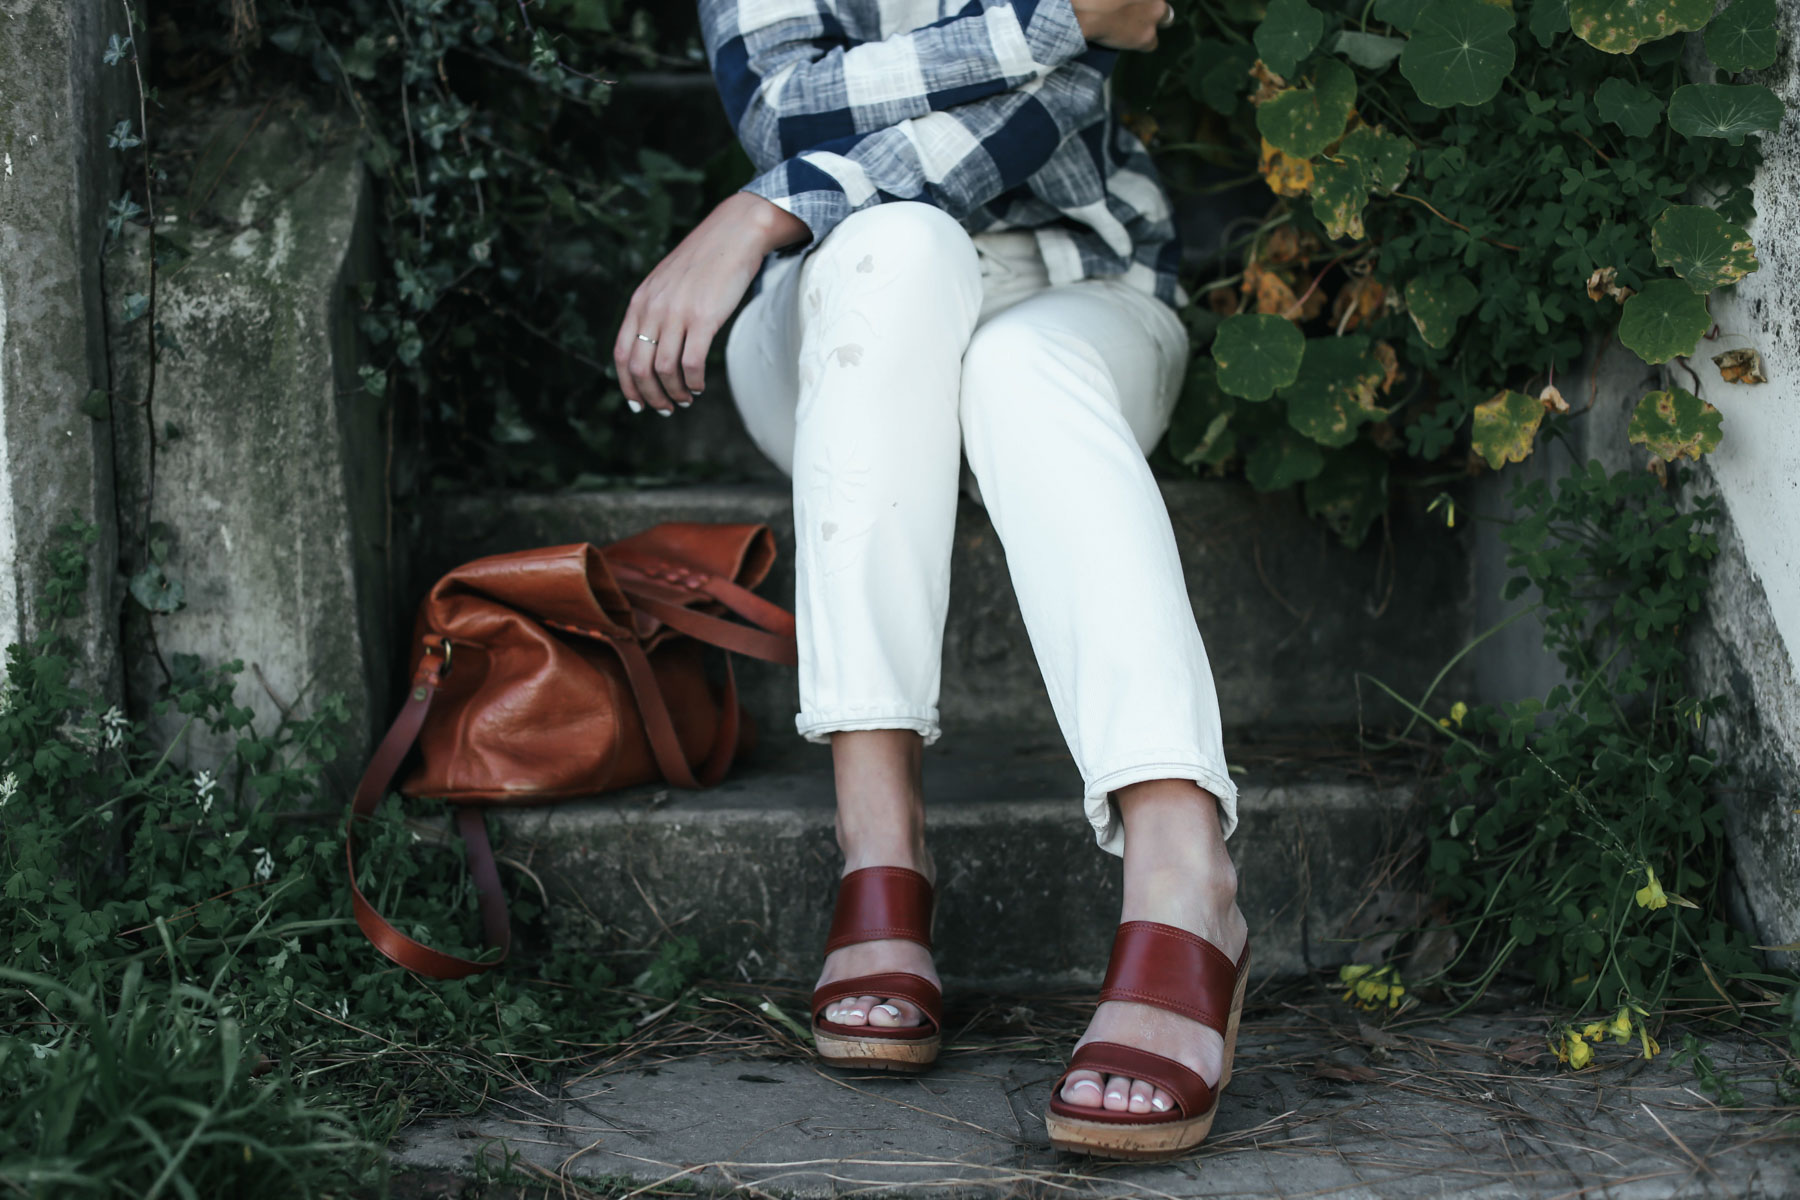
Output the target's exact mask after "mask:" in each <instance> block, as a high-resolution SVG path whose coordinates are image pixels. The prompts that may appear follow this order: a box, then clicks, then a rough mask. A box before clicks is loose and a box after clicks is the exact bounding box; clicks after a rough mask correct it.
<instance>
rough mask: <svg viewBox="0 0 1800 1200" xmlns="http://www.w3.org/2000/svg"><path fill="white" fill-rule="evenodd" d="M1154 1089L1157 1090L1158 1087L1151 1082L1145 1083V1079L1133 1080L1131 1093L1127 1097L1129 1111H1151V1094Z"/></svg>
mask: <svg viewBox="0 0 1800 1200" xmlns="http://www.w3.org/2000/svg"><path fill="white" fill-rule="evenodd" d="M1154 1091H1156V1089H1155V1088H1154V1087H1152V1086H1151V1085H1150V1084H1148V1083H1145V1082H1144V1081H1143V1080H1141V1079H1134V1080H1132V1081H1131V1093H1130V1095H1129V1096H1128V1097H1127V1098H1126V1105H1125V1106H1126V1108H1127V1109H1128V1110H1129V1111H1131V1112H1134V1113H1147V1112H1149V1111H1150V1095H1151V1093H1152V1092H1154Z"/></svg>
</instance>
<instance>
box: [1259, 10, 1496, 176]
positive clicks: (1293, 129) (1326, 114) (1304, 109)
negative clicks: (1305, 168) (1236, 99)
mask: <svg viewBox="0 0 1800 1200" xmlns="http://www.w3.org/2000/svg"><path fill="white" fill-rule="evenodd" d="M1467 2H1468V3H1470V4H1477V3H1480V0H1467ZM1355 107H1356V73H1355V72H1353V71H1352V70H1351V69H1350V68H1349V67H1346V66H1345V65H1344V64H1343V63H1341V62H1339V61H1338V60H1337V59H1335V58H1325V59H1320V60H1319V64H1318V66H1317V67H1316V68H1315V69H1314V71H1313V83H1312V86H1311V87H1309V88H1287V89H1285V90H1283V91H1281V92H1277V93H1276V94H1275V95H1274V96H1273V97H1272V98H1270V99H1269V100H1268V101H1266V102H1265V103H1264V104H1263V106H1262V107H1261V108H1259V109H1257V110H1256V130H1257V132H1258V133H1260V134H1262V135H1263V137H1264V138H1265V139H1267V140H1268V142H1269V143H1270V144H1271V145H1273V146H1274V147H1275V148H1276V149H1277V150H1280V151H1281V152H1282V153H1283V154H1291V155H1293V156H1294V157H1295V158H1311V157H1312V156H1313V155H1315V154H1318V153H1320V152H1321V151H1323V150H1324V149H1325V147H1327V146H1329V145H1331V143H1333V142H1335V141H1337V140H1338V137H1339V135H1341V134H1342V133H1343V132H1344V125H1345V124H1346V123H1347V122H1348V121H1349V120H1350V112H1351V110H1352V109H1353V108H1355Z"/></svg>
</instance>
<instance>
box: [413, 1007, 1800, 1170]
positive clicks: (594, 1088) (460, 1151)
mask: <svg viewBox="0 0 1800 1200" xmlns="http://www.w3.org/2000/svg"><path fill="white" fill-rule="evenodd" d="M1264 991H1265V995H1263V996H1261V997H1253V998H1252V1007H1251V1009H1250V1010H1248V1011H1247V1012H1246V1015H1245V1020H1244V1025H1243V1028H1242V1033H1241V1038H1240V1043H1239V1050H1238V1067H1237V1070H1236V1073H1235V1074H1234V1076H1233V1079H1232V1083H1231V1086H1230V1088H1229V1089H1228V1090H1227V1092H1226V1096H1225V1100H1224V1102H1223V1104H1222V1105H1221V1107H1220V1115H1219V1119H1218V1123H1217V1124H1216V1125H1215V1126H1214V1130H1213V1135H1212V1137H1211V1138H1210V1139H1209V1141H1208V1142H1207V1144H1206V1145H1205V1146H1204V1147H1203V1148H1201V1150H1200V1151H1199V1152H1198V1153H1195V1154H1193V1155H1190V1156H1188V1157H1186V1158H1183V1159H1180V1160H1177V1161H1174V1162H1167V1163H1160V1164H1148V1165H1146V1164H1118V1163H1114V1164H1104V1163H1099V1162H1097V1161H1094V1160H1087V1159H1082V1158H1078V1157H1075V1156H1072V1155H1065V1154H1061V1153H1059V1152H1057V1151H1054V1150H1052V1149H1051V1148H1050V1146H1049V1145H1048V1143H1047V1141H1046V1138H1045V1134H1044V1124H1043V1119H1042V1113H1043V1110H1044V1106H1045V1103H1046V1099H1047V1095H1048V1088H1049V1085H1050V1082H1051V1081H1052V1079H1053V1078H1054V1077H1055V1075H1056V1073H1057V1071H1058V1064H1059V1058H1060V1055H1061V1053H1062V1052H1063V1049H1064V1047H1066V1046H1067V1045H1068V1044H1070V1042H1069V1038H1071V1037H1072V1032H1073V1030H1074V1029H1075V1028H1078V1022H1077V1018H1078V1016H1079V1014H1080V1013H1081V1012H1082V1011H1084V1010H1085V1005H1086V1004H1087V1003H1088V1002H1089V1000H1088V998H1087V997H1086V996H1080V997H1077V996H1070V997H1066V998H1061V997H1059V998H1048V999H1038V1000H1027V1001H1023V1002H1021V1001H1017V1000H1006V999H992V1000H990V1001H989V1002H988V1003H986V1004H984V1005H982V1006H981V1007H980V1008H979V1009H967V1010H964V1011H961V1012H958V1011H956V1010H954V1009H953V1010H952V1012H951V1014H950V1018H951V1022H950V1025H949V1028H950V1030H951V1034H952V1036H951V1039H950V1045H949V1046H948V1047H947V1049H946V1052H945V1055H944V1057H943V1058H942V1059H940V1061H939V1065H938V1067H937V1069H936V1070H935V1071H933V1072H932V1073H930V1074H928V1075H925V1076H920V1077H896V1076H888V1075H882V1074H875V1073H869V1074H861V1073H853V1072H838V1071H834V1070H829V1069H825V1068H822V1067H819V1066H817V1065H815V1064H814V1063H812V1062H809V1061H807V1060H806V1059H805V1058H804V1057H802V1056H801V1055H800V1054H799V1053H798V1052H797V1051H798V1049H799V1047H798V1046H797V1044H796V1043H795V1042H794V1041H793V1040H792V1039H791V1038H783V1037H781V1036H780V1034H779V1031H777V1030H774V1028H773V1026H769V1025H767V1024H766V1023H765V1029H764V1032H762V1033H760V1034H759V1033H754V1032H753V1033H749V1034H746V1033H745V1029H746V1024H745V1022H743V1021H740V1022H739V1023H738V1024H737V1025H735V1026H732V1027H729V1028H724V1029H721V1028H720V1027H718V1026H716V1025H709V1024H707V1023H705V1022H701V1023H692V1024H689V1023H680V1024H678V1025H677V1026H676V1027H675V1028H673V1029H671V1030H669V1031H665V1032H664V1034H663V1035H662V1036H661V1037H660V1038H658V1039H655V1040H650V1041H647V1042H645V1043H643V1044H641V1045H639V1046H636V1047H633V1048H629V1049H626V1050H625V1051H623V1052H619V1053H614V1054H612V1055H610V1056H609V1057H607V1058H605V1060H604V1061H602V1062H600V1063H599V1065H597V1066H594V1067H593V1068H591V1069H590V1070H588V1071H586V1072H585V1073H583V1074H580V1075H579V1076H576V1077H572V1078H570V1079H568V1080H567V1081H566V1082H565V1083H564V1084H563V1085H562V1087H561V1088H560V1089H559V1090H558V1091H557V1092H556V1093H555V1094H553V1095H527V1094H523V1093H519V1092H514V1093H511V1094H505V1095H502V1096H500V1097H498V1098H497V1099H496V1102H495V1103H492V1104H490V1105H489V1107H488V1109H487V1111H486V1112H485V1113H484V1114H482V1115H481V1116H479V1117H475V1118H472V1119H439V1120H435V1121H427V1122H422V1123H419V1124H416V1125H413V1126H411V1127H410V1128H409V1129H407V1130H406V1131H404V1132H403V1133H402V1135H401V1136H400V1137H399V1138H398V1139H396V1142H395V1145H394V1153H393V1162H394V1164H395V1166H396V1168H397V1169H398V1170H400V1171H402V1172H404V1173H403V1174H402V1175H401V1176H400V1177H399V1178H398V1179H397V1181H396V1195H399V1196H402V1197H407V1198H409V1200H426V1198H428V1197H429V1198H432V1200H437V1198H439V1197H456V1198H460V1200H473V1198H475V1197H484V1198H498V1197H507V1198H512V1197H517V1198H519V1200H523V1198H524V1197H528V1196H529V1197H537V1196H582V1195H596V1194H597V1195H606V1196H612V1197H622V1196H627V1195H638V1194H644V1195H651V1194H668V1193H674V1192H690V1193H691V1192H696V1191H697V1192H700V1193H703V1194H713V1195H720V1194H731V1195H745V1196H767V1197H788V1196H793V1197H819V1196H842V1195H861V1194H878V1195H914V1196H916V1195H933V1196H938V1195H956V1196H1008V1197H1010V1196H1019V1197H1033V1198H1037V1197H1044V1198H1051V1197H1065V1196H1067V1197H1114V1196H1117V1197H1146V1198H1149V1197H1186V1196H1244V1197H1249V1196H1255V1197H1283V1198H1295V1200H1297V1198H1299V1197H1327V1196H1329V1197H1342V1198H1355V1197H1381V1198H1386V1197H1426V1196H1430V1197H1440V1196H1470V1197H1482V1198H1484V1200H1487V1198H1494V1200H1499V1198H1502V1197H1533V1198H1538V1197H1542V1198H1550V1197H1555V1198H1558V1200H1576V1198H1578V1197H1604V1198H1606V1200H1627V1198H1629V1200H1641V1198H1649V1197H1676V1196H1679V1197H1687V1196H1732V1197H1770V1198H1776V1197H1789V1196H1797V1195H1800V1107H1796V1106H1794V1105H1793V1104H1791V1103H1790V1104H1788V1105H1785V1106H1784V1105H1782V1104H1781V1103H1780V1101H1779V1100H1778V1098H1777V1096H1776V1094H1775V1089H1774V1083H1773V1081H1774V1076H1775V1074H1776V1072H1777V1070H1778V1069H1780V1067H1781V1065H1782V1064H1783V1063H1784V1062H1787V1061H1789V1060H1787V1059H1786V1058H1785V1057H1784V1054H1783V1047H1782V1046H1781V1045H1780V1044H1778V1043H1777V1042H1775V1041H1773V1040H1769V1039H1764V1038H1759V1037H1757V1036H1754V1035H1751V1034H1747V1033H1743V1032H1731V1031H1723V1030H1720V1029H1719V1028H1718V1027H1717V1026H1713V1027H1712V1028H1711V1030H1710V1031H1706V1030H1702V1029H1701V1027H1700V1026H1699V1025H1697V1024H1689V1025H1687V1026H1682V1025H1679V1024H1668V1025H1665V1026H1664V1028H1663V1029H1662V1031H1661V1037H1662V1039H1663V1042H1664V1045H1665V1046H1666V1047H1667V1048H1668V1050H1667V1051H1665V1053H1664V1054H1663V1055H1661V1056H1659V1057H1658V1058H1656V1059H1655V1060H1653V1061H1650V1062H1646V1061H1645V1060H1643V1059H1642V1058H1641V1057H1636V1056H1630V1057H1628V1056H1627V1055H1628V1051H1627V1050H1625V1049H1624V1048H1622V1047H1621V1048H1615V1047H1612V1046H1610V1045H1609V1046H1608V1047H1607V1048H1604V1049H1602V1050H1600V1051H1598V1052H1597V1056H1596V1063H1595V1065H1593V1066H1591V1067H1589V1068H1588V1069H1587V1070H1585V1071H1582V1072H1580V1073H1578V1074H1571V1073H1569V1072H1568V1071H1567V1070H1566V1069H1563V1068H1559V1067H1558V1065H1557V1064H1556V1062H1555V1061H1554V1059H1553V1058H1552V1056H1551V1055H1550V1054H1549V1052H1548V1051H1547V1050H1546V1048H1545V1031H1546V1029H1547V1028H1548V1021H1547V1019H1546V1018H1544V1017H1542V1016H1538V1015H1520V1014H1521V1012H1522V1006H1521V1005H1510V1006H1507V1007H1506V1009H1505V1010H1504V1012H1501V1013H1487V1014H1478V1015H1471V1014H1465V1015H1462V1016H1457V1017H1452V1018H1448V1019H1444V1018H1441V1017H1433V1016H1431V1015H1429V1014H1427V1015H1423V1016H1420V1017H1418V1018H1416V1019H1407V1018H1405V1017H1402V1018H1401V1019H1399V1020H1394V1021H1390V1022H1389V1023H1387V1024H1386V1025H1385V1026H1376V1025H1373V1024H1370V1023H1368V1022H1369V1019H1365V1018H1362V1017H1361V1016H1360V1014H1358V1013H1357V1012H1356V1011H1355V1010H1353V1009H1351V1008H1349V1007H1347V1006H1345V1005H1343V1004H1340V1003H1338V1002H1337V1001H1336V1000H1335V999H1334V998H1328V997H1327V996H1325V995H1323V994H1322V993H1321V992H1320V991H1319V990H1318V989H1316V988H1314V987H1312V986H1311V985H1309V984H1305V983H1302V984H1300V985H1297V986H1296V985H1289V986H1287V987H1285V988H1283V989H1282V990H1281V992H1280V993H1278V994H1274V995H1269V994H1266V993H1267V992H1268V989H1264ZM777 999H778V1002H779V1003H781V1004H783V1005H784V1006H786V1005H793V1006H794V1009H795V1010H798V1009H799V1008H800V1007H801V1003H803V1002H800V1000H799V994H798V993H797V992H795V993H787V994H782V995H780V996H778V997H777ZM714 1003H717V1004H720V1005H736V1006H738V1007H739V1010H740V1012H741V1013H743V1014H745V1015H746V1016H753V1013H752V1012H751V1009H750V1007H749V1005H750V1004H753V1003H754V1001H749V1002H742V1001H729V1000H716V1001H714ZM1033 1005H1035V1006H1036V1007H1032V1006H1033ZM1689 1029H1691V1030H1694V1031H1697V1032H1700V1033H1701V1034H1702V1036H1703V1038H1704V1040H1705V1042H1706V1045H1707V1053H1708V1055H1709V1057H1710V1059H1711V1061H1712V1063H1713V1065H1714V1066H1715V1067H1716V1068H1717V1069H1718V1071H1719V1072H1720V1073H1721V1074H1723V1075H1725V1076H1726V1077H1728V1078H1730V1079H1732V1080H1734V1081H1735V1082H1736V1084H1737V1086H1738V1088H1739V1089H1740V1090H1741V1092H1742V1096H1743V1100H1742V1102H1741V1103H1739V1104H1735V1105H1734V1106H1732V1107H1721V1106H1720V1104H1718V1103H1716V1102H1715V1101H1714V1100H1713V1099H1712V1098H1709V1096H1708V1094H1707V1092H1706V1091H1704V1090H1703V1089H1702V1088H1701V1087H1700V1085H1699V1083H1698V1081H1697V1078H1696V1075H1695V1071H1694V1068H1693V1066H1692V1065H1690V1064H1688V1063H1686V1062H1682V1061H1676V1060H1675V1055H1674V1053H1672V1052H1673V1051H1675V1050H1677V1049H1678V1048H1679V1047H1680V1045H1681V1043H1682V1034H1683V1032H1684V1030H1689ZM968 1031H975V1032H968ZM1790 1099H1791V1098H1790ZM478 1160H481V1163H478ZM482 1164H485V1165H482ZM477 1177H481V1178H485V1179H487V1180H488V1181H489V1182H485V1183H484V1182H479V1181H478V1179H477Z"/></svg>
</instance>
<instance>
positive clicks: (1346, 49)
mask: <svg viewBox="0 0 1800 1200" xmlns="http://www.w3.org/2000/svg"><path fill="white" fill-rule="evenodd" d="M1331 49H1332V52H1333V53H1335V54H1341V55H1343V56H1344V57H1345V58H1347V59H1349V60H1350V61H1351V62H1353V63H1355V64H1356V65H1357V66H1359V67H1362V68H1363V69H1364V70H1368V71H1379V70H1382V69H1383V68H1385V67H1386V66H1387V65H1388V64H1389V63H1391V62H1393V61H1394V60H1395V59H1396V58H1399V57H1400V52H1401V51H1402V50H1404V49H1406V39H1404V38H1397V37H1388V36H1387V35H1385V34H1380V33H1359V32H1358V31H1356V30H1354V29H1346V30H1344V31H1343V32H1341V33H1339V34H1338V35H1337V37H1336V38H1334V39H1332V42H1331Z"/></svg>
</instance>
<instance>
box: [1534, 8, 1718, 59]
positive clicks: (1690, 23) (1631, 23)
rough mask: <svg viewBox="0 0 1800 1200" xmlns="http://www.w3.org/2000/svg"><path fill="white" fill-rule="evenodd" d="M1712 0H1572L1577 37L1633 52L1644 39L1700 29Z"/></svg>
mask: <svg viewBox="0 0 1800 1200" xmlns="http://www.w3.org/2000/svg"><path fill="white" fill-rule="evenodd" d="M1712 13H1713V0H1569V27H1570V28H1571V29H1573V30H1574V31H1575V36H1576V37H1578V38H1580V39H1581V40H1582V41H1584V42H1586V43H1587V44H1588V45H1590V46H1592V47H1593V48H1594V49H1596V50H1602V51H1605V52H1606V53H1607V54H1630V53H1631V52H1632V51H1633V50H1636V49H1637V48H1638V47H1639V46H1641V45H1643V44H1644V43H1645V42H1653V41H1655V40H1656V39H1658V38H1665V37H1668V36H1669V35H1670V34H1671V33H1682V32H1684V31H1686V30H1690V29H1699V28H1700V27H1701V26H1703V25H1705V24H1706V23H1707V22H1708V21H1709V20H1711V19H1712Z"/></svg>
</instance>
